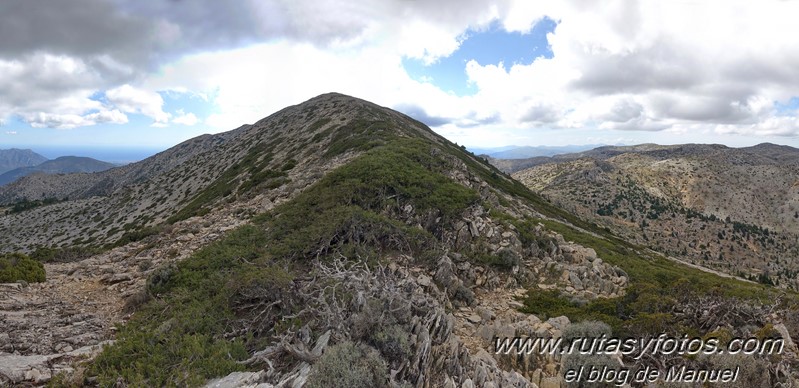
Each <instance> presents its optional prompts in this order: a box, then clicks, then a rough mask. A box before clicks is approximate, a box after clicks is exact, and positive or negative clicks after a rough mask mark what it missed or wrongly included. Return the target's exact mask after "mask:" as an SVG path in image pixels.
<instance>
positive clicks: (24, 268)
mask: <svg viewBox="0 0 799 388" xmlns="http://www.w3.org/2000/svg"><path fill="white" fill-rule="evenodd" d="M44 280H45V273H44V265H43V264H42V263H40V262H38V261H36V260H33V259H31V258H30V257H28V256H26V255H23V254H21V253H9V254H4V255H0V283H15V282H18V281H26V282H29V283H35V282H43V281H44Z"/></svg>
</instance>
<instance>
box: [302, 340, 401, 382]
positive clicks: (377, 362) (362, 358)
mask: <svg viewBox="0 0 799 388" xmlns="http://www.w3.org/2000/svg"><path fill="white" fill-rule="evenodd" d="M305 386H306V387H308V388H380V387H388V386H389V384H388V367H387V365H386V362H385V360H383V359H382V358H381V357H380V354H379V353H378V352H377V351H376V350H375V349H374V348H372V347H370V346H366V345H363V344H355V343H353V342H350V341H346V342H342V343H340V344H337V345H334V346H331V347H329V348H328V349H327V350H326V351H325V353H324V354H323V355H322V357H321V358H320V359H319V361H317V362H316V363H315V364H314V365H313V367H312V369H311V374H310V376H308V383H307V384H306V385H305Z"/></svg>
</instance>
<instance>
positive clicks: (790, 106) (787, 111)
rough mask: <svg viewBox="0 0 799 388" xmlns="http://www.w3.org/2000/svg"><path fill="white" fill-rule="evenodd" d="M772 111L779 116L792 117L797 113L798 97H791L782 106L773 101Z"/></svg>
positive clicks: (798, 108)
mask: <svg viewBox="0 0 799 388" xmlns="http://www.w3.org/2000/svg"><path fill="white" fill-rule="evenodd" d="M774 109H775V110H776V111H777V114H778V115H780V116H794V115H796V114H797V112H799V97H791V99H790V100H788V101H787V102H785V103H784V104H783V103H781V102H779V101H774Z"/></svg>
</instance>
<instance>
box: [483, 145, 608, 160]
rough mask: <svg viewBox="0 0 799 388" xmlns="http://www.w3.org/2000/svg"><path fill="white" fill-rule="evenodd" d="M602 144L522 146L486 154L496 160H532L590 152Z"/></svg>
mask: <svg viewBox="0 0 799 388" xmlns="http://www.w3.org/2000/svg"><path fill="white" fill-rule="evenodd" d="M601 146H602V144H588V145H567V146H536V147H531V146H523V147H516V148H512V149H509V150H505V151H500V152H494V153H491V154H488V155H489V156H491V157H492V158H497V159H525V158H533V157H536V156H555V155H560V154H569V153H574V152H580V151H585V150H590V149H593V148H597V147H601Z"/></svg>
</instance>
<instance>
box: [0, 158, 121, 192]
mask: <svg viewBox="0 0 799 388" xmlns="http://www.w3.org/2000/svg"><path fill="white" fill-rule="evenodd" d="M30 153H31V154H33V155H36V156H41V155H38V154H36V153H34V152H32V151H30ZM42 158H44V157H43V156H42ZM113 167H116V165H115V164H112V163H107V162H103V161H100V160H97V159H92V158H87V157H81V156H62V157H60V158H56V159H53V160H46V159H45V161H44V162H42V163H40V164H38V165H34V166H26V167H20V168H15V169H13V170H10V171H6V172H4V173H3V174H0V185H5V184H7V183H11V182H13V181H15V180H17V179H19V178H22V177H24V176H28V175H32V174H37V173H42V174H68V173H75V172H98V171H105V170H108V169H110V168H113Z"/></svg>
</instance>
